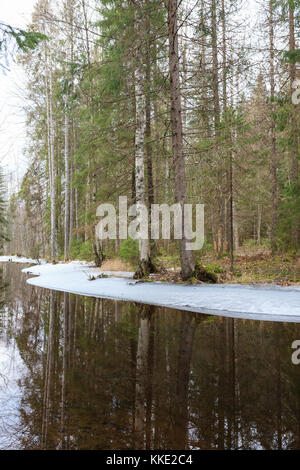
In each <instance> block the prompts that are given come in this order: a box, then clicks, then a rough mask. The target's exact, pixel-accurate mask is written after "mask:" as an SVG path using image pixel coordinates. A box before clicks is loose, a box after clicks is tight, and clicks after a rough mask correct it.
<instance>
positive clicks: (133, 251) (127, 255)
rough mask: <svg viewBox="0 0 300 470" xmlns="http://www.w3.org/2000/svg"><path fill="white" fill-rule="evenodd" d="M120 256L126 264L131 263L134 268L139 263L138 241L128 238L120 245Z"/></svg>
mask: <svg viewBox="0 0 300 470" xmlns="http://www.w3.org/2000/svg"><path fill="white" fill-rule="evenodd" d="M119 256H120V258H121V259H122V260H123V261H125V262H126V263H130V264H132V265H133V266H134V265H137V264H138V262H139V244H138V241H137V240H132V239H131V238H128V239H127V240H124V241H123V242H122V243H121V244H120V248H119Z"/></svg>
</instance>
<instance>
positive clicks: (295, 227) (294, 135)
mask: <svg viewBox="0 0 300 470" xmlns="http://www.w3.org/2000/svg"><path fill="white" fill-rule="evenodd" d="M295 49H296V42H295V5H294V3H293V2H289V51H290V52H292V51H295ZM295 79H296V64H294V63H293V62H292V61H291V63H290V92H291V95H292V93H293V91H294V90H293V83H294V81H295ZM296 113H297V110H296V106H294V105H293V104H292V111H291V157H292V178H291V180H292V184H293V185H296V184H297V183H298V180H299V161H298V158H297V156H298V129H297V114H296ZM292 243H293V244H294V245H295V246H296V247H298V245H299V220H298V218H297V219H296V220H294V221H293V224H292Z"/></svg>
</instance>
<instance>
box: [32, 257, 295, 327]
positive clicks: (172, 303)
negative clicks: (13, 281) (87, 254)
mask: <svg viewBox="0 0 300 470" xmlns="http://www.w3.org/2000/svg"><path fill="white" fill-rule="evenodd" d="M23 272H25V273H28V274H34V275H36V276H39V277H35V278H31V279H28V280H27V282H28V283H29V284H32V285H35V286H39V287H44V288H47V289H53V290H59V291H66V292H71V293H74V294H80V295H86V296H93V297H103V298H109V299H117V300H127V301H133V302H139V303H146V304H153V305H159V306H163V307H169V308H174V309H179V310H186V311H192V312H199V313H206V314H215V315H222V316H231V317H236V318H248V319H257V320H267V321H290V322H300V288H298V287H279V286H272V285H259V286H257V285H255V286H245V285H237V284H234V285H233V284H232V285H230V284H220V285H195V286H194V285H178V284H177V285H176V284H167V283H151V282H144V283H143V282H136V281H134V280H133V279H128V278H129V277H131V276H132V273H126V272H118V273H117V272H114V273H111V272H108V271H107V272H103V273H104V274H106V275H108V276H110V275H111V274H114V276H123V277H109V278H101V279H95V280H93V281H91V280H89V277H90V276H91V275H97V274H99V272H100V271H99V270H95V269H93V268H91V267H89V266H88V265H87V264H83V263H80V262H72V263H68V264H56V265H52V264H43V265H36V266H32V267H29V268H25V269H23Z"/></svg>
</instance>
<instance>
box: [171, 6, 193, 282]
mask: <svg viewBox="0 0 300 470" xmlns="http://www.w3.org/2000/svg"><path fill="white" fill-rule="evenodd" d="M177 9H178V5H177V0H169V1H168V31H169V69H170V91H171V125H172V150H173V160H174V173H175V174H174V179H175V201H176V203H178V204H180V205H181V208H182V213H183V211H184V204H185V201H186V175H185V162H184V154H183V136H182V115H181V93H180V79H179V54H178V25H177ZM182 232H183V233H182V238H181V240H180V241H179V250H180V261H181V270H182V278H183V279H184V280H185V279H189V278H191V277H192V276H193V274H194V270H195V260H194V253H193V252H192V251H190V250H187V249H186V238H185V235H184V226H183V223H182Z"/></svg>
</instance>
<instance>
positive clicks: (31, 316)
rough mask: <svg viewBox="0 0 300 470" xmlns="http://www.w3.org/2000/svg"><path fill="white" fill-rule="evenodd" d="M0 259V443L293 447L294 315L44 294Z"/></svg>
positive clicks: (298, 437) (299, 382) (297, 440)
mask: <svg viewBox="0 0 300 470" xmlns="http://www.w3.org/2000/svg"><path fill="white" fill-rule="evenodd" d="M22 267H23V266H22V265H19V264H2V265H1V266H0V286H1V299H0V300H1V303H0V448H1V449H6V448H11V449H114V450H117V449H126V448H128V449H180V450H181V449H278V448H284V449H300V365H299V366H295V365H293V364H292V362H291V354H292V349H291V345H292V342H293V341H294V340H296V339H299V340H300V324H299V323H298V324H294V323H272V322H260V321H253V320H252V321H250V320H237V319H235V320H234V319H231V318H224V317H218V316H208V315H200V314H198V313H197V314H193V313H189V312H181V311H178V310H170V309H167V308H158V307H152V306H147V305H141V304H134V303H129V302H118V301H111V300H102V299H99V298H98V299H95V298H91V297H81V296H77V295H72V294H67V293H63V292H51V291H47V290H44V289H40V288H38V287H33V286H30V285H28V284H26V282H25V281H26V275H24V274H21V272H20V271H21V269H22Z"/></svg>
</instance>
